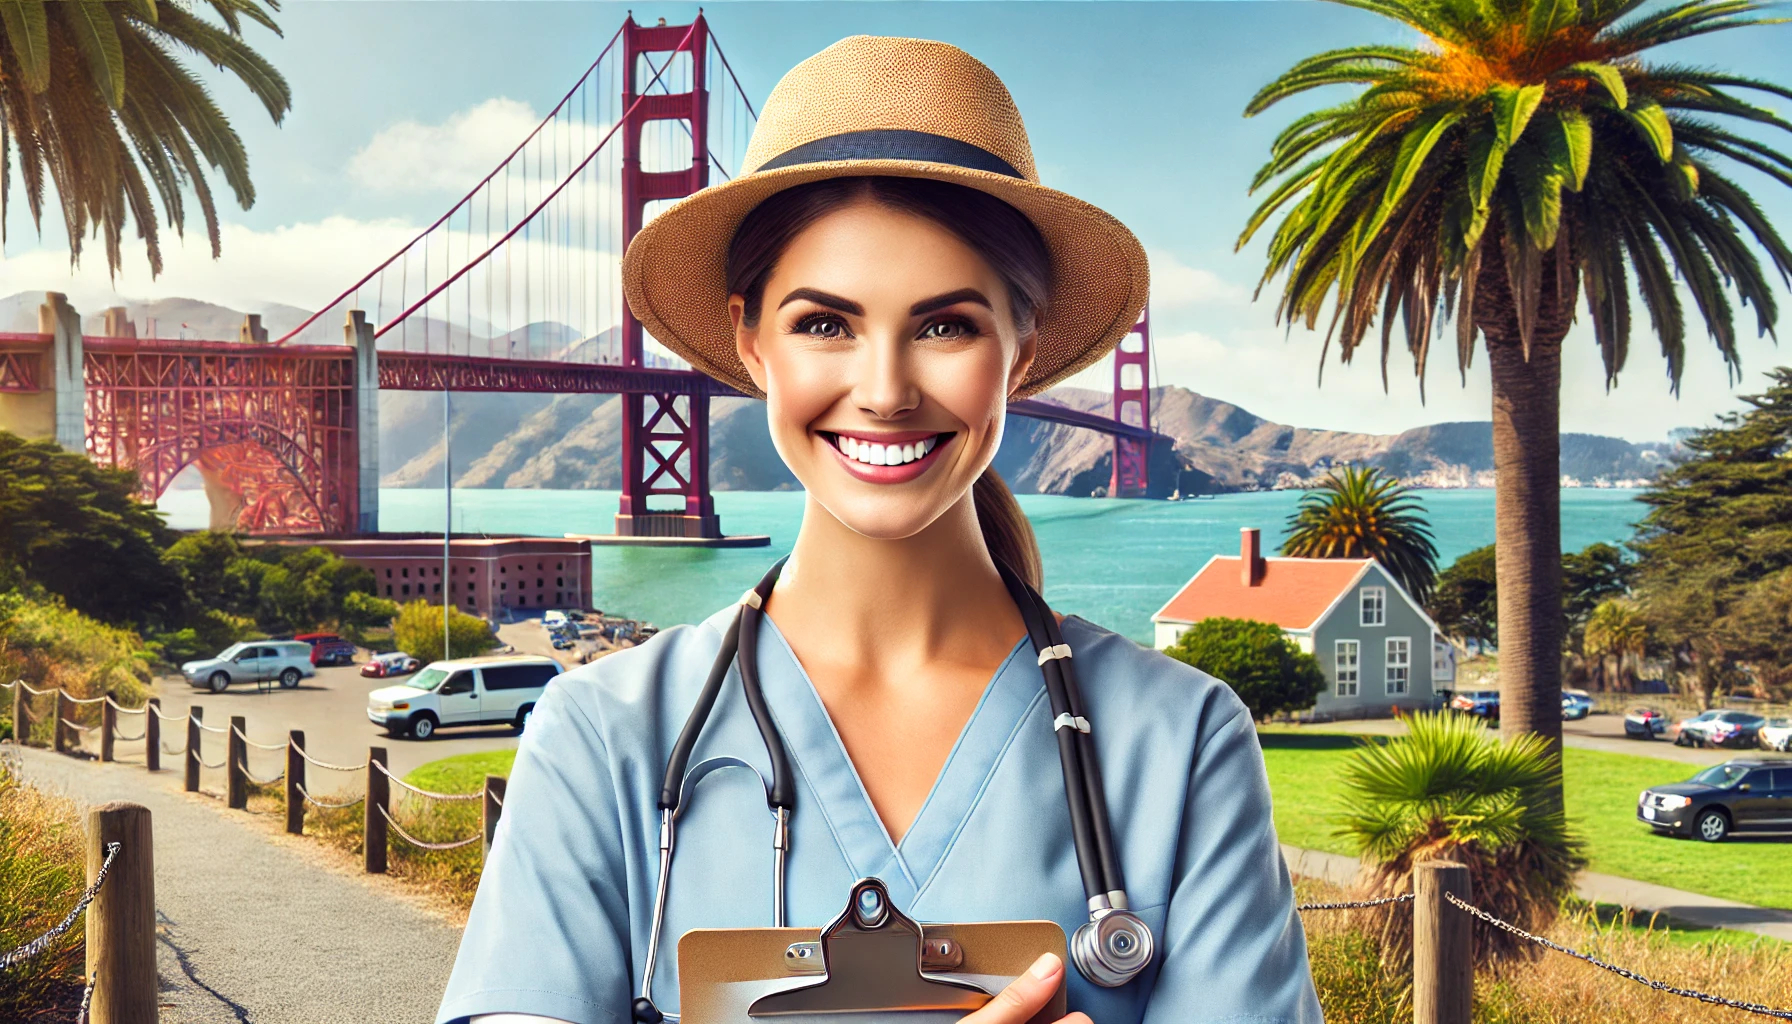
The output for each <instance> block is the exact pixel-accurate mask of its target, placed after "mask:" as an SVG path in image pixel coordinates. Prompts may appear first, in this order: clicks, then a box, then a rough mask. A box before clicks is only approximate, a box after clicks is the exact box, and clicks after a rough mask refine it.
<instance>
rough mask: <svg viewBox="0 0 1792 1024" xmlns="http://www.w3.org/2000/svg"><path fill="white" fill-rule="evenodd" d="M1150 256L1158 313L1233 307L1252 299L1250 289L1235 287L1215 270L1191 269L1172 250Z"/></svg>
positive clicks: (1155, 251) (1155, 308) (1154, 299)
mask: <svg viewBox="0 0 1792 1024" xmlns="http://www.w3.org/2000/svg"><path fill="white" fill-rule="evenodd" d="M1147 255H1149V257H1150V259H1151V308H1152V309H1154V310H1159V309H1184V308H1187V307H1190V306H1206V305H1233V304H1236V303H1241V302H1244V301H1246V300H1248V299H1249V298H1250V296H1251V292H1250V289H1248V288H1244V287H1242V286H1240V285H1236V284H1233V283H1232V282H1230V281H1227V280H1226V279H1225V278H1222V277H1220V276H1219V275H1218V274H1216V273H1214V272H1213V271H1211V270H1205V269H1203V268H1200V267H1191V266H1189V265H1188V264H1186V263H1183V262H1182V261H1181V260H1179V259H1177V258H1176V256H1175V254H1173V253H1171V252H1169V251H1168V250H1165V249H1154V250H1152V251H1151V252H1150V253H1148V254H1147Z"/></svg>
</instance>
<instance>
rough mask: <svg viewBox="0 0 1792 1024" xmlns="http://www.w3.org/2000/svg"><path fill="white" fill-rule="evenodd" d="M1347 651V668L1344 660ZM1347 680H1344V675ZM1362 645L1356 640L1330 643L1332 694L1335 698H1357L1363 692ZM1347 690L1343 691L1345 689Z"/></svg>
mask: <svg viewBox="0 0 1792 1024" xmlns="http://www.w3.org/2000/svg"><path fill="white" fill-rule="evenodd" d="M1346 651H1349V653H1350V660H1349V662H1348V666H1349V667H1348V668H1347V667H1346V664H1347V663H1346V662H1345V660H1344V655H1345V652H1346ZM1346 672H1348V673H1349V678H1348V679H1347V678H1345V673H1346ZM1362 683H1363V645H1362V643H1361V642H1359V641H1356V640H1335V641H1333V642H1332V694H1333V696H1337V697H1357V696H1361V694H1362V692H1363V685H1362ZM1347 686H1348V687H1349V689H1345V687H1347Z"/></svg>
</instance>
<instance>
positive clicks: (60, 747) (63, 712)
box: [50, 687, 68, 754]
mask: <svg viewBox="0 0 1792 1024" xmlns="http://www.w3.org/2000/svg"><path fill="white" fill-rule="evenodd" d="M52 713H53V714H54V715H55V716H56V720H55V721H53V722H51V723H50V729H51V733H50V735H51V736H52V737H53V739H52V740H51V741H50V745H51V746H52V747H55V748H56V752H57V753H58V754H66V753H68V726H66V725H63V724H62V720H63V719H64V718H67V717H68V695H67V694H65V693H63V692H62V689H61V687H58V688H57V690H56V708H55V710H54V712H52Z"/></svg>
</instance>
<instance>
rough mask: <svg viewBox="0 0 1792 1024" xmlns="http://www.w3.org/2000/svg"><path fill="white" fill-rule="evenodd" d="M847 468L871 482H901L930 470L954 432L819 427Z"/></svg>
mask: <svg viewBox="0 0 1792 1024" xmlns="http://www.w3.org/2000/svg"><path fill="white" fill-rule="evenodd" d="M820 434H821V436H822V437H823V438H825V439H826V440H827V442H828V446H829V447H830V448H832V449H833V450H834V454H835V455H836V456H838V457H839V459H840V461H841V463H842V464H843V465H844V466H845V467H846V469H847V471H848V472H850V473H852V474H853V475H854V476H856V477H858V478H859V479H861V480H865V481H868V482H871V483H901V482H903V481H906V480H913V479H914V478H916V477H918V476H920V475H921V474H922V473H925V472H926V471H927V467H928V466H930V465H932V464H933V462H934V461H935V457H936V456H937V455H938V453H939V451H940V449H941V448H942V447H944V446H945V444H946V442H948V441H950V440H951V439H952V436H953V435H952V432H951V431H945V432H934V431H905V432H902V433H891V434H844V433H838V432H835V431H820Z"/></svg>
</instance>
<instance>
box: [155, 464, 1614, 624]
mask: <svg viewBox="0 0 1792 1024" xmlns="http://www.w3.org/2000/svg"><path fill="white" fill-rule="evenodd" d="M1636 494H1637V492H1635V491H1621V490H1601V489H1593V488H1570V489H1567V490H1564V491H1563V492H1562V545H1563V547H1564V548H1566V549H1568V550H1571V551H1573V550H1579V549H1580V548H1582V547H1585V546H1586V545H1588V544H1591V543H1593V542H1595V541H1608V542H1614V543H1616V542H1620V541H1623V540H1625V539H1627V538H1628V537H1629V536H1630V533H1631V525H1632V524H1633V523H1634V522H1635V521H1636V520H1637V519H1639V518H1641V517H1642V514H1643V511H1644V507H1643V506H1642V505H1641V504H1640V503H1638V502H1637V500H1636ZM1418 496H1419V499H1420V501H1421V502H1422V504H1423V505H1424V506H1425V510H1426V512H1427V513H1428V514H1429V516H1430V519H1431V526H1432V531H1433V533H1434V534H1435V536H1436V538H1437V547H1438V555H1439V564H1440V565H1448V564H1449V563H1450V562H1451V561H1453V560H1454V559H1455V558H1456V556H1458V555H1460V554H1462V553H1463V552H1465V551H1469V550H1471V549H1474V548H1477V547H1480V546H1482V545H1484V544H1491V543H1492V542H1493V492H1492V491H1490V490H1446V491H1421V492H1418ZM616 499H617V494H616V492H615V491H526V490H509V491H506V490H464V491H463V490H457V491H455V492H454V529H455V530H456V531H457V532H480V531H484V532H488V533H522V534H536V535H541V536H559V535H562V534H566V533H608V532H610V530H611V529H612V528H613V525H612V524H613V519H612V517H613V516H614V515H615V513H616ZM715 500H716V512H717V513H718V514H719V515H720V516H721V519H722V529H723V530H725V531H726V532H728V533H763V534H768V535H770V537H771V539H772V542H771V546H770V547H768V548H734V549H672V548H639V547H599V548H594V549H593V551H592V566H593V573H592V581H593V599H594V600H595V601H596V603H597V606H598V607H599V608H603V609H605V610H606V611H613V612H620V613H622V614H626V615H631V616H634V617H637V618H642V619H646V620H648V621H651V622H653V623H655V624H657V625H660V626H669V625H673V624H675V623H680V622H692V621H695V620H697V619H701V618H703V617H704V616H706V615H708V614H709V613H711V612H713V611H715V610H716V609H718V608H720V607H722V606H723V605H725V604H727V603H729V602H731V601H733V600H734V599H735V598H737V597H739V596H740V594H741V592H742V591H744V590H746V589H747V588H748V587H750V586H752V585H753V584H754V583H755V582H757V581H758V579H759V576H760V574H761V573H763V572H764V571H765V567H766V566H768V565H770V564H771V562H772V560H774V559H776V558H777V557H779V556H780V555H783V554H785V553H786V552H788V551H789V550H790V547H791V545H792V544H793V543H794V542H795V540H796V531H797V527H798V526H799V525H800V523H801V520H802V510H803V495H802V494H801V493H800V492H797V491H774V492H757V491H718V492H717V493H716V496H715ZM1299 500H1300V492H1299V491H1263V492H1259V493H1255V494H1228V495H1221V496H1220V497H1217V498H1214V499H1212V500H1203V501H1181V502H1171V501H1122V500H1109V499H1099V498H1068V497H1061V496H1057V495H1022V496H1021V498H1020V503H1021V507H1022V508H1024V509H1025V510H1026V512H1027V515H1028V517H1029V518H1031V519H1032V520H1033V527H1034V529H1035V530H1036V531H1037V532H1038V535H1039V544H1040V548H1041V549H1042V550H1043V551H1044V553H1045V584H1046V585H1045V596H1046V598H1047V599H1048V600H1049V601H1051V603H1052V606H1053V607H1054V608H1056V609H1058V610H1060V611H1063V612H1067V613H1075V614H1078V615H1081V616H1083V617H1085V618H1087V619H1089V620H1091V621H1093V622H1098V623H1100V624H1102V625H1104V626H1106V627H1108V628H1109V629H1112V630H1114V631H1116V632H1119V633H1124V634H1126V635H1128V636H1130V637H1132V638H1133V639H1135V640H1139V641H1142V642H1149V641H1150V639H1151V613H1152V612H1155V611H1157V609H1159V608H1161V607H1163V603H1164V602H1165V601H1167V600H1169V598H1170V596H1171V595H1172V594H1174V593H1175V592H1176V591H1177V589H1179V588H1180V587H1181V586H1182V584H1183V583H1185V582H1187V580H1188V578H1189V577H1190V576H1192V575H1194V573H1195V571H1196V570H1198V569H1200V568H1201V566H1202V565H1203V564H1204V563H1205V562H1206V561H1207V559H1208V558H1210V557H1212V556H1213V555H1216V554H1235V553H1236V552H1237V551H1238V530H1239V528H1240V527H1244V526H1255V527H1259V528H1261V529H1262V530H1263V533H1264V548H1265V549H1266V550H1269V549H1273V548H1274V547H1276V546H1278V545H1279V544H1280V543H1281V539H1282V537H1283V536H1284V534H1285V533H1286V530H1285V529H1284V526H1285V523H1286V520H1287V518H1288V515H1289V513H1291V512H1292V511H1293V510H1294V507H1295V503H1296V502H1298V501H1299ZM162 507H163V508H164V509H166V510H167V511H168V512H169V522H170V524H171V525H174V526H177V527H186V528H193V527H201V526H204V525H205V521H206V505H205V497H204V494H203V493H202V492H198V491H175V492H170V493H169V494H167V495H165V496H164V497H163V500H162ZM380 527H381V529H384V530H392V531H410V530H419V531H437V532H439V531H440V530H441V529H442V495H441V492H439V491H424V490H383V491H381V492H380Z"/></svg>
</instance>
